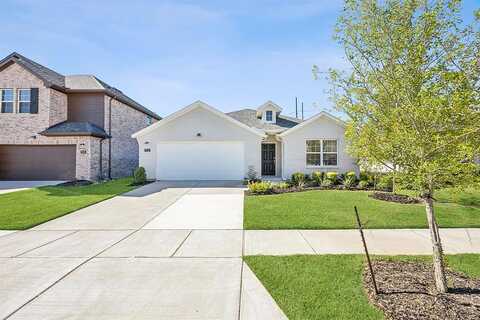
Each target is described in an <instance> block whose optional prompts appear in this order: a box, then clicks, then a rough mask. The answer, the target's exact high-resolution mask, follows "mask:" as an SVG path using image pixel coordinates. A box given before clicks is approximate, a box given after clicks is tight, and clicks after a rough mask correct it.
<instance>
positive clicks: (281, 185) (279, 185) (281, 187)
mask: <svg viewBox="0 0 480 320" xmlns="http://www.w3.org/2000/svg"><path fill="white" fill-rule="evenodd" d="M273 188H274V189H278V190H285V189H288V188H290V185H289V184H288V183H286V182H279V183H275V184H274V185H273Z"/></svg>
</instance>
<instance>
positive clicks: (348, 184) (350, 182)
mask: <svg viewBox="0 0 480 320" xmlns="http://www.w3.org/2000/svg"><path fill="white" fill-rule="evenodd" d="M356 182H357V177H356V176H355V175H353V176H352V175H345V178H344V179H343V185H344V186H345V188H347V189H351V188H353V187H354V186H355V184H356Z"/></svg>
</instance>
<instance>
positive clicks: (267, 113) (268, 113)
mask: <svg viewBox="0 0 480 320" xmlns="http://www.w3.org/2000/svg"><path fill="white" fill-rule="evenodd" d="M265 121H270V122H271V121H273V111H271V110H268V111H265Z"/></svg>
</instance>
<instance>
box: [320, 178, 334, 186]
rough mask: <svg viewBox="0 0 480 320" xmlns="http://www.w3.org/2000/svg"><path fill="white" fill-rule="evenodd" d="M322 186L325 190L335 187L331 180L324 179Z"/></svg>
mask: <svg viewBox="0 0 480 320" xmlns="http://www.w3.org/2000/svg"><path fill="white" fill-rule="evenodd" d="M321 186H322V187H324V188H329V187H331V186H333V182H332V181H331V180H329V179H323V180H322V184H321Z"/></svg>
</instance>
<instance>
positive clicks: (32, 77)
mask: <svg viewBox="0 0 480 320" xmlns="http://www.w3.org/2000/svg"><path fill="white" fill-rule="evenodd" d="M0 104H1V107H0V180H72V179H81V180H98V179H100V178H108V177H112V178H117V177H122V176H128V175H131V174H132V171H133V170H134V169H135V167H137V166H138V150H139V148H138V144H137V141H136V140H135V139H133V138H131V135H132V134H133V133H134V132H137V131H139V130H141V129H143V128H145V127H147V126H149V125H150V124H152V123H153V122H155V121H157V120H159V119H160V117H159V116H158V115H157V114H155V113H154V112H152V111H150V110H148V109H147V108H145V107H143V106H142V105H140V104H139V103H137V102H135V101H134V100H132V99H131V98H129V97H128V96H126V95H125V94H124V93H123V92H121V91H120V90H118V89H116V88H113V87H111V86H109V85H108V84H106V83H105V82H103V81H101V80H99V79H98V78H97V77H95V76H93V75H72V76H64V75H62V74H59V73H57V72H55V71H53V70H51V69H49V68H46V67H44V66H42V65H40V64H38V63H36V62H34V61H32V60H30V59H28V58H26V57H24V56H22V55H20V54H18V53H12V54H10V55H9V56H7V57H6V58H4V59H2V60H1V61H0Z"/></svg>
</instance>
